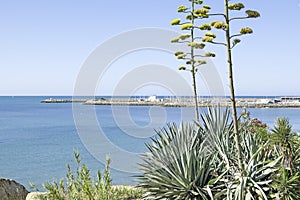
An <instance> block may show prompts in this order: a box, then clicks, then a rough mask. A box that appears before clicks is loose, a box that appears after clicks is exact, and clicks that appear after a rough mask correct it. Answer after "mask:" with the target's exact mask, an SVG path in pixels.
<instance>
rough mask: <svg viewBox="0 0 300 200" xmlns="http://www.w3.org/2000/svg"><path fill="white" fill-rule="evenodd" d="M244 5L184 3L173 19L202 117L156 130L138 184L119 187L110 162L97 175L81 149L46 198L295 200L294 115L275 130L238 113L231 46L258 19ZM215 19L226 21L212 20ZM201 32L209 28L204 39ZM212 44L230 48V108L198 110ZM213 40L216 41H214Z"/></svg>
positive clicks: (299, 154) (299, 173)
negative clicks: (220, 7)
mask: <svg viewBox="0 0 300 200" xmlns="http://www.w3.org/2000/svg"><path fill="white" fill-rule="evenodd" d="M244 8H245V6H244V4H242V3H229V0H224V12H220V13H213V12H211V10H212V9H211V7H210V6H208V5H204V4H203V1H202V0H189V6H179V8H178V12H179V13H183V14H185V20H181V19H179V18H177V19H175V20H173V21H172V22H171V25H174V26H180V29H181V30H182V31H184V32H185V33H184V34H181V35H179V36H178V37H177V38H173V39H172V40H171V42H173V43H184V44H187V45H188V47H189V51H188V52H184V51H181V50H179V51H177V52H175V53H174V55H175V56H176V57H177V58H178V59H179V60H182V61H184V62H185V64H184V65H182V66H180V67H179V70H184V71H188V72H190V73H191V75H192V86H193V91H194V94H193V95H194V103H195V106H194V107H195V121H194V122H190V123H182V124H180V125H177V124H175V123H170V124H168V125H167V126H166V127H165V128H162V129H158V130H156V131H155V132H156V135H155V136H154V137H153V138H152V141H151V142H149V143H146V147H147V149H148V152H146V153H144V154H143V155H142V157H141V158H142V162H141V163H139V169H140V171H141V174H140V175H138V176H137V179H138V181H139V184H138V186H137V187H134V188H130V189H128V188H124V187H114V186H112V184H111V183H112V180H111V178H110V174H109V162H110V160H109V159H107V163H106V168H105V170H104V172H103V173H101V172H100V171H99V172H98V175H97V178H96V179H95V180H93V178H92V177H91V175H90V171H89V170H88V169H87V166H86V165H84V164H83V165H82V164H81V161H80V158H79V154H78V153H77V152H75V153H74V156H75V160H76V164H77V167H76V170H75V172H72V170H71V167H70V165H67V175H66V177H65V179H62V180H61V181H60V182H53V183H48V184H45V185H44V188H45V189H46V190H47V193H46V195H45V196H41V198H42V199H137V198H142V199H149V200H151V199H153V200H154V199H178V200H179V199H186V200H200V199H203V200H221V199H227V200H256V199H258V200H268V199H274V200H275V199H276V200H277V199H279V200H296V199H300V137H299V135H298V134H297V133H296V132H294V131H293V130H292V126H291V125H290V124H289V120H288V119H287V118H278V119H276V121H275V125H274V127H273V128H269V127H268V126H267V125H266V124H265V123H263V122H262V121H260V120H259V119H257V118H251V117H250V113H249V112H247V111H246V110H244V111H243V112H242V113H241V114H240V115H238V113H237V102H236V96H235V89H234V73H233V59H232V49H233V48H234V47H235V46H236V45H237V44H238V43H240V42H241V40H240V39H239V37H240V36H243V35H246V34H251V33H252V32H253V30H252V29H251V28H249V27H242V28H241V29H240V30H239V32H238V33H232V32H231V27H232V25H231V24H232V22H234V21H237V20H243V19H249V18H257V17H259V16H260V14H259V13H258V12H257V11H253V10H246V11H245V15H241V16H239V15H238V14H234V15H233V16H231V15H230V13H231V12H238V11H242V10H243V9H244ZM210 18H218V20H219V21H211V22H209V23H203V24H197V23H198V22H199V21H200V20H205V21H206V22H207V21H208V20H210ZM212 29H214V30H218V31H221V32H223V34H224V38H225V41H216V40H217V39H218V38H217V35H216V34H215V33H213V32H211V30H212ZM196 31H199V32H202V31H205V33H204V35H203V36H201V37H199V36H198V35H197V33H196ZM207 44H212V45H221V46H224V47H225V48H226V52H227V62H228V63H227V64H228V81H229V88H230V101H231V109H229V108H227V107H225V108H221V107H220V106H211V107H208V108H207V111H206V112H203V113H201V114H199V109H198V107H199V105H198V98H197V96H198V94H197V84H196V83H197V81H196V74H197V72H198V71H199V67H200V66H202V65H205V64H206V61H205V60H202V59H198V58H199V57H200V58H206V57H215V56H216V54H215V53H213V52H206V53H204V54H203V55H202V54H201V51H199V50H202V49H204V48H205V47H206V46H207ZM212 45H211V46H212Z"/></svg>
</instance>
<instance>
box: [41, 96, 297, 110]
mask: <svg viewBox="0 0 300 200" xmlns="http://www.w3.org/2000/svg"><path fill="white" fill-rule="evenodd" d="M41 103H82V104H84V105H111V106H162V107H193V106H194V99H193V97H164V98H161V97H157V96H149V97H147V98H143V97H134V98H132V97H131V98H128V97H127V98H126V97H122V98H120V97H113V98H105V97H101V98H95V99H78V98H74V99H53V98H49V99H45V100H42V101H41ZM230 105H231V101H230V98H225V97H215V98H212V97H201V98H199V107H208V106H221V107H229V106H230ZM236 105H237V107H240V108H300V97H296V96H293V97H292V96H291V97H276V98H274V97H272V98H263V97H259V98H255V97H248V98H243V97H237V98H236Z"/></svg>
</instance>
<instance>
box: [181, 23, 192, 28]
mask: <svg viewBox="0 0 300 200" xmlns="http://www.w3.org/2000/svg"><path fill="white" fill-rule="evenodd" d="M193 27H194V25H193V24H192V23H186V24H182V25H181V27H180V29H181V30H189V29H191V28H193Z"/></svg>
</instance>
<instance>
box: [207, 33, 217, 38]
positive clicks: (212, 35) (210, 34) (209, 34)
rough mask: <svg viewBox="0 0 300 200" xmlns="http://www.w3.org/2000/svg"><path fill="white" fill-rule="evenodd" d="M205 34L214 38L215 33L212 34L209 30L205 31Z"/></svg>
mask: <svg viewBox="0 0 300 200" xmlns="http://www.w3.org/2000/svg"><path fill="white" fill-rule="evenodd" d="M205 36H207V37H211V38H216V37H217V36H216V34H214V33H211V32H207V33H205Z"/></svg>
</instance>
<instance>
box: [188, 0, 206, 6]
mask: <svg viewBox="0 0 300 200" xmlns="http://www.w3.org/2000/svg"><path fill="white" fill-rule="evenodd" d="M189 1H194V3H195V4H198V5H199V4H202V3H203V1H202V0H189Z"/></svg>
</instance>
